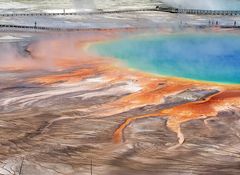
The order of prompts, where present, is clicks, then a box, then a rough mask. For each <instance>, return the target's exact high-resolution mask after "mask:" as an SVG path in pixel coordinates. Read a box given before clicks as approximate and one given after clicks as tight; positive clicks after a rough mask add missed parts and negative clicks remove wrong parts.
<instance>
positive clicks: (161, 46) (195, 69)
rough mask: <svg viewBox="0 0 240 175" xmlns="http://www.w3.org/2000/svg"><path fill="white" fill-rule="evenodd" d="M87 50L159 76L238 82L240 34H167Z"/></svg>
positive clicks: (239, 81)
mask: <svg viewBox="0 0 240 175" xmlns="http://www.w3.org/2000/svg"><path fill="white" fill-rule="evenodd" d="M90 50H91V51H93V52H95V53H97V54H99V55H101V56H106V57H114V58H118V59H120V60H122V61H123V63H125V64H127V65H128V66H129V67H131V68H134V69H138V70H142V71H145V72H149V73H154V74H159V75H162V76H171V77H180V78H187V79H193V80H201V81H209V82H217V83H223V84H240V36H239V35H237V34H212V33H208V34H194V33H193V34H169V35H157V36H156V35H155V36H144V37H133V38H124V39H119V40H114V41H111V42H105V43H100V44H95V45H92V46H91V47H90Z"/></svg>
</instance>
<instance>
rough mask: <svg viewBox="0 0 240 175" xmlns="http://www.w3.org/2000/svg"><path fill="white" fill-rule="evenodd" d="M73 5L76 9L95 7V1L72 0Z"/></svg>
mask: <svg viewBox="0 0 240 175" xmlns="http://www.w3.org/2000/svg"><path fill="white" fill-rule="evenodd" d="M72 1H73V5H74V6H75V8H77V9H95V8H96V5H95V1H94V0H72Z"/></svg>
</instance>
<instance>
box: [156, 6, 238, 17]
mask: <svg viewBox="0 0 240 175" xmlns="http://www.w3.org/2000/svg"><path fill="white" fill-rule="evenodd" d="M157 9H158V10H159V11H164V12H169V13H182V14H196V15H222V16H238V15H240V10H237V11H232V10H200V9H179V8H161V7H158V8H157Z"/></svg>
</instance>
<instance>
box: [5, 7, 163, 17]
mask: <svg viewBox="0 0 240 175" xmlns="http://www.w3.org/2000/svg"><path fill="white" fill-rule="evenodd" d="M144 11H159V10H158V9H156V8H143V9H126V10H108V11H93V12H71V13H69V12H68V13H64V12H62V13H6V14H0V16H2V17H13V16H78V15H101V14H114V13H130V12H144Z"/></svg>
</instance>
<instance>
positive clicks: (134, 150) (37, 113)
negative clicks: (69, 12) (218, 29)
mask: <svg viewBox="0 0 240 175" xmlns="http://www.w3.org/2000/svg"><path fill="white" fill-rule="evenodd" d="M105 34H106V32H105ZM115 35H116V34H114V36H115ZM96 36H98V37H96ZM104 36H105V37H103V34H102V33H101V32H100V33H99V34H98V35H94V37H92V38H91V37H88V38H87V39H86V38H84V39H83V38H82V36H74V37H70V38H69V37H68V38H63V39H61V38H60V39H51V40H47V41H44V40H42V41H41V42H38V43H34V44H32V45H31V46H29V48H28V50H29V51H30V52H31V55H32V56H33V60H31V61H29V62H28V63H26V62H25V63H24V64H20V65H19V64H18V61H17V62H16V63H15V64H13V63H11V64H10V63H9V64H8V66H5V67H3V68H2V69H1V70H2V71H1V76H0V88H1V89H0V148H1V149H0V174H1V175H15V174H21V175H43V174H44V175H88V174H90V164H91V161H92V164H93V166H92V168H93V174H95V175H175V174H178V175H179V174H180V175H185V174H202V175H210V174H226V175H232V174H234V175H235V174H236V175H237V174H240V152H239V149H238V148H239V147H240V144H239V143H240V129H239V128H240V113H239V112H240V108H239V107H240V104H239V101H240V88H239V87H238V86H222V85H216V84H209V83H200V82H194V81H188V80H180V79H173V78H163V77H156V76H153V75H148V74H145V73H141V72H137V71H133V70H128V69H127V68H125V67H122V66H120V65H119V64H118V63H117V61H115V60H113V59H110V58H109V59H107V58H100V57H98V56H94V55H91V54H89V53H86V50H85V49H84V48H85V46H86V44H88V43H89V42H96V41H100V40H105V39H106V38H108V37H109V36H110V37H113V36H112V35H111V34H109V33H107V36H106V35H104ZM66 46H68V47H69V48H68V47H66ZM46 60H48V64H47V65H46V64H43V63H45V61H46Z"/></svg>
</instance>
